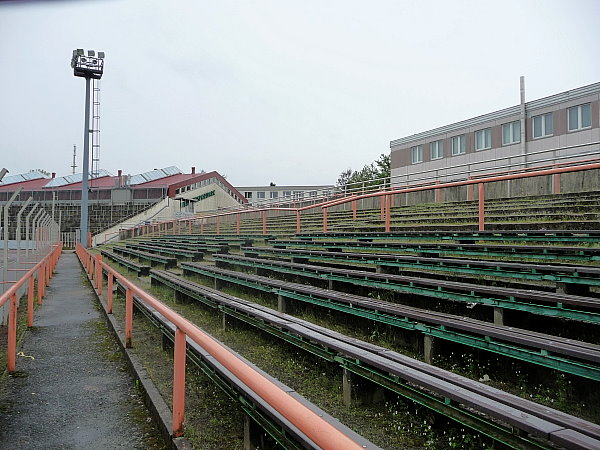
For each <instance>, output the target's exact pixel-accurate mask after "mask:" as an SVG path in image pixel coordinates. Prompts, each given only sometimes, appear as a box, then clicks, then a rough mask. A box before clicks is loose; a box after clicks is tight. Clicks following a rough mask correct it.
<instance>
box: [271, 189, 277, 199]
mask: <svg viewBox="0 0 600 450" xmlns="http://www.w3.org/2000/svg"><path fill="white" fill-rule="evenodd" d="M278 195H279V192H277V191H271V192H270V197H271V198H277V196H278Z"/></svg>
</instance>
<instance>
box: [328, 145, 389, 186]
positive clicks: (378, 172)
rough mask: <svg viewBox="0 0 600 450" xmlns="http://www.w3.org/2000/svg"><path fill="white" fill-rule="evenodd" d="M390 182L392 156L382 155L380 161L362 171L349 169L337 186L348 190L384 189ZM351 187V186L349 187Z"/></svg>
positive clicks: (342, 175)
mask: <svg viewBox="0 0 600 450" xmlns="http://www.w3.org/2000/svg"><path fill="white" fill-rule="evenodd" d="M389 181H390V155H386V154H384V153H382V154H381V155H380V156H379V158H378V159H376V160H375V161H374V162H372V163H371V164H367V165H365V166H364V167H363V168H362V169H360V170H352V169H351V168H348V169H346V170H344V171H343V172H342V173H341V174H340V176H339V177H338V180H337V183H336V185H337V186H339V187H342V186H347V189H348V190H352V189H356V188H363V187H365V188H366V187H368V188H370V189H372V188H375V187H383V186H385V185H389ZM348 185H350V186H348Z"/></svg>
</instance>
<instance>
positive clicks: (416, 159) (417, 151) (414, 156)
mask: <svg viewBox="0 0 600 450" xmlns="http://www.w3.org/2000/svg"><path fill="white" fill-rule="evenodd" d="M410 155H411V156H410V159H411V161H412V164H418V163H422V162H423V146H422V145H417V146H415V147H411V148H410Z"/></svg>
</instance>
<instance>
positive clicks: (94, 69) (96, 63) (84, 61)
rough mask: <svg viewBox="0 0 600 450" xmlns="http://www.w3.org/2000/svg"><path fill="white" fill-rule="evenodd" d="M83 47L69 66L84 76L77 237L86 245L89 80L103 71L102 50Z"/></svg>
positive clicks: (98, 77) (97, 78)
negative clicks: (79, 205) (83, 123)
mask: <svg viewBox="0 0 600 450" xmlns="http://www.w3.org/2000/svg"><path fill="white" fill-rule="evenodd" d="M87 53H88V54H87V56H85V52H84V51H83V49H81V48H78V49H76V50H73V57H72V58H71V67H72V68H73V75H75V76H76V77H83V78H85V125H84V129H83V178H82V182H81V220H80V222H79V229H80V233H81V234H80V236H79V239H80V241H81V244H82V245H83V246H84V247H87V246H88V170H89V165H90V162H89V161H90V131H91V130H90V80H91V79H92V78H93V79H95V80H99V79H100V78H102V73H103V72H104V52H98V56H96V52H95V51H94V50H88V52H87Z"/></svg>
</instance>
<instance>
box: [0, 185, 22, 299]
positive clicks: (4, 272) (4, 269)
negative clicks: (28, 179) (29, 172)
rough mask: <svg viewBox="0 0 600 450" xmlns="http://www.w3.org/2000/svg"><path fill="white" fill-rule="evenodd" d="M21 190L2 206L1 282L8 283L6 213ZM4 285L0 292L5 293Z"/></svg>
mask: <svg viewBox="0 0 600 450" xmlns="http://www.w3.org/2000/svg"><path fill="white" fill-rule="evenodd" d="M22 190H23V188H22V187H20V188H19V189H17V190H16V191H15V192H14V193H13V195H11V197H10V199H9V200H8V202H6V205H4V248H3V253H4V255H3V261H2V263H3V264H2V281H4V282H6V281H8V279H7V276H8V211H9V209H10V205H11V203H12V202H14V201H15V198H17V195H19V194H20V193H21V191H22ZM6 286H7V285H6V283H5V284H3V285H2V292H6Z"/></svg>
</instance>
